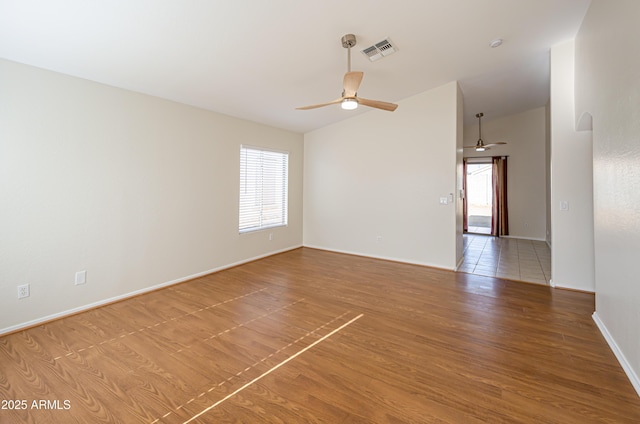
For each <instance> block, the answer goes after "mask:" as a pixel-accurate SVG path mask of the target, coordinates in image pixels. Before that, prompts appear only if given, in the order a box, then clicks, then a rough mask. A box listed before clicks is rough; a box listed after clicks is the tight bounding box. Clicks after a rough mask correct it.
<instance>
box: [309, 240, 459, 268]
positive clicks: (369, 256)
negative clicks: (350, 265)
mask: <svg viewBox="0 0 640 424" xmlns="http://www.w3.org/2000/svg"><path fill="white" fill-rule="evenodd" d="M303 247H308V248H309V249H317V250H324V251H327V252H334V253H343V254H345V255H352V256H362V257H364V258H372V259H382V260H383V261H390V262H399V263H403V264H409V265H420V266H427V267H429V268H438V269H444V270H447V271H455V270H456V268H455V267H446V266H444V265H440V264H432V263H429V262H419V261H411V260H408V259H404V258H396V257H392V256H382V255H371V254H369V253H361V252H352V251H349V250H341V249H331V248H328V247H322V246H314V245H311V244H305V245H304V246H303Z"/></svg>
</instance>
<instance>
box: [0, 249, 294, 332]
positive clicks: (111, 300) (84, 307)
mask: <svg viewBox="0 0 640 424" xmlns="http://www.w3.org/2000/svg"><path fill="white" fill-rule="evenodd" d="M300 247H302V245H299V246H293V247H287V248H285V249H281V250H276V251H273V252H269V253H266V254H264V255H258V256H255V257H252V258H248V259H243V260H241V261H238V262H234V263H231V264H227V265H223V266H220V267H217V268H213V269H209V270H207V271H202V272H198V273H196V274H192V275H188V276H186V277H182V278H178V279H176V280H172V281H167V282H164V283H161V284H156V285H154V286H150V287H145V288H144V289H140V290H136V291H132V292H129V293H125V294H122V295H119V296H114V297H111V298H108V299H103V300H99V301H97V302H93V303H89V304H86V305H82V306H79V307H77V308H72V309H67V310H66V311H62V312H57V313H55V314H51V315H47V316H44V317H40V318H36V319H34V320H31V321H27V322H22V323H20V324H16V325H12V326H10V327H5V328H2V329H0V336H2V335H3V334H8V333H13V332H15V331H20V330H23V329H25V328H29V327H33V326H36V325H38V324H42V323H45V322H49V321H53V320H56V319H60V318H64V317H67V316H69V315H74V314H77V313H79V312H84V311H88V310H90V309H94V308H98V307H100V306H104V305H108V304H110V303H114V302H118V301H120V300H124V299H128V298H130V297H134V296H138V295H141V294H144V293H148V292H152V291H154V290H158V289H162V288H165V287H169V286H173V285H175V284H179V283H184V282H185V281H189V280H193V279H194V278H199V277H204V276H205V275H209V274H213V273H215V272H219V271H223V270H225V269H228V268H233V267H235V266H238V265H242V264H245V263H248V262H253V261H257V260H258V259H263V258H266V257H269V256H273V255H277V254H279V253H283V252H288V251H289V250H295V249H298V248H300Z"/></svg>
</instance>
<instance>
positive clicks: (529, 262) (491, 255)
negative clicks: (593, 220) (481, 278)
mask: <svg viewBox="0 0 640 424" xmlns="http://www.w3.org/2000/svg"><path fill="white" fill-rule="evenodd" d="M458 271H459V272H466V273H469V274H477V275H488V276H490V277H498V278H506V279H509V280H518V281H527V282H530V283H538V284H545V285H549V280H550V279H551V250H550V249H549V246H548V245H547V243H545V242H543V241H535V240H524V239H516V238H504V237H492V236H485V235H479V234H465V235H464V261H463V262H462V265H460V268H458Z"/></svg>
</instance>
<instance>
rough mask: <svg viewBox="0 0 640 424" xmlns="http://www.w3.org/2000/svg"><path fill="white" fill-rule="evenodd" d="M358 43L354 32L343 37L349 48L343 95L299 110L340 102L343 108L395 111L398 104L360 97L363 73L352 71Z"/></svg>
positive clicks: (344, 44) (345, 45) (344, 45)
mask: <svg viewBox="0 0 640 424" xmlns="http://www.w3.org/2000/svg"><path fill="white" fill-rule="evenodd" d="M355 45H356V36H355V35H353V34H347V35H345V36H344V37H342V47H344V48H345V49H347V73H346V74H344V80H343V82H342V97H340V98H339V99H335V100H332V101H330V102H327V103H320V104H317V105H310V106H303V107H299V108H296V109H297V110H309V109H316V108H319V107H323V106H329V105H333V104H336V103H340V106H341V107H342V109H346V110H353V109H356V108H357V107H358V105H359V104H361V105H365V106H369V107H374V108H376V109H382V110H388V111H390V112H393V111H394V110H396V108H397V107H398V105H397V104H394V103H387V102H383V101H380V100H369V99H363V98H362V97H358V88H359V87H360V83H361V82H362V77H363V75H364V74H363V73H362V72H360V71H351V47H353V46H355Z"/></svg>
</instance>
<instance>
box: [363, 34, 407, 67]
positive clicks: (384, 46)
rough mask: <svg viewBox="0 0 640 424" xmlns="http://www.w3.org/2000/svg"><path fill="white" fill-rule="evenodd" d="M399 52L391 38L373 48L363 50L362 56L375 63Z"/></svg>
mask: <svg viewBox="0 0 640 424" xmlns="http://www.w3.org/2000/svg"><path fill="white" fill-rule="evenodd" d="M397 51H398V48H397V47H396V46H395V45H394V44H393V43H392V42H391V39H390V38H388V37H387V38H385V39H384V40H382V41H380V42H379V43H376V44H374V45H373V46H371V47H367V48H366V49H363V50H362V54H363V55H365V56H366V57H367V58H368V59H369V61H371V62H375V61H376V60H379V59H382V58H383V57H386V56H389V55H390V54H393V53H395V52H397Z"/></svg>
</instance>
